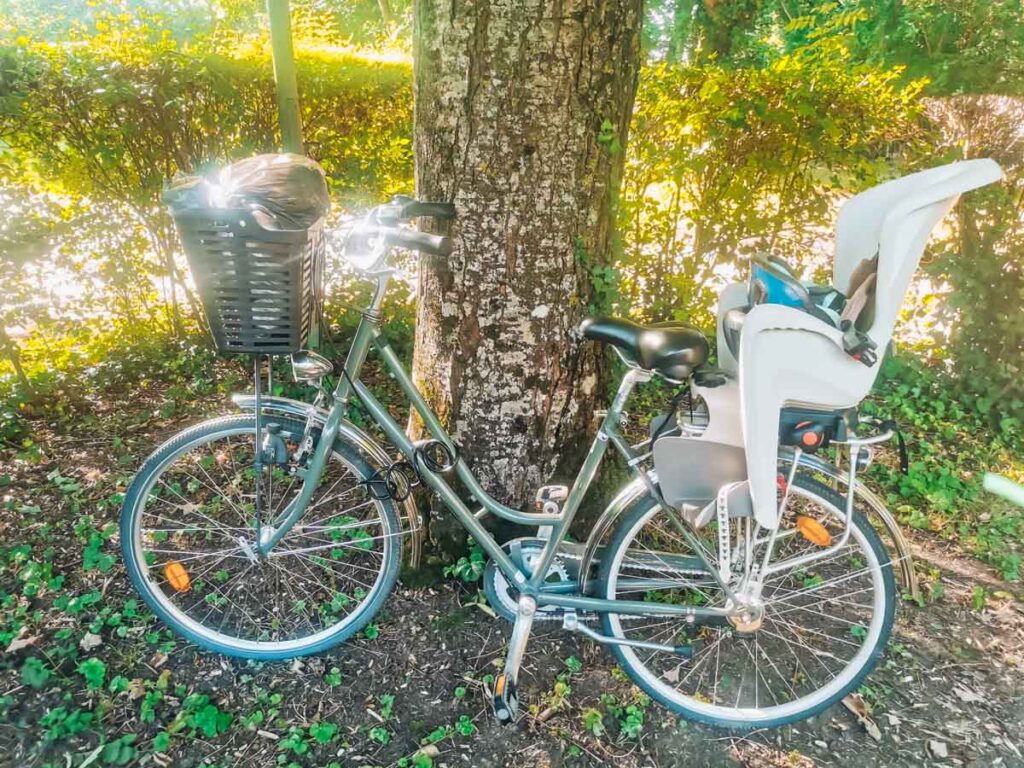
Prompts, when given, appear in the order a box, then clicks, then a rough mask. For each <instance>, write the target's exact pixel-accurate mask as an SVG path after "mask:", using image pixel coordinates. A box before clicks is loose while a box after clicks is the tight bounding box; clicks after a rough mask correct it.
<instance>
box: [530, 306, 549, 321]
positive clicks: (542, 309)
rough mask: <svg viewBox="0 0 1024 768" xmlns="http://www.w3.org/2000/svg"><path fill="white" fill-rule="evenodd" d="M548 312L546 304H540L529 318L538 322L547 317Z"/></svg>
mask: <svg viewBox="0 0 1024 768" xmlns="http://www.w3.org/2000/svg"><path fill="white" fill-rule="evenodd" d="M550 311H551V307H549V306H548V305H547V304H540V305H539V306H536V307H534V308H533V312H531V313H530V316H531V317H536V318H537V319H539V320H543V319H544V318H545V317H547V316H548V313H549V312H550Z"/></svg>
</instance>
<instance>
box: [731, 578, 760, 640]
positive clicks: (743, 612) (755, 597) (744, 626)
mask: <svg viewBox="0 0 1024 768" xmlns="http://www.w3.org/2000/svg"><path fill="white" fill-rule="evenodd" d="M760 591H761V590H760V588H759V586H758V585H754V588H749V587H748V588H747V590H746V591H745V592H742V593H738V594H737V595H736V599H735V600H729V601H728V602H727V603H726V607H727V608H730V609H731V610H732V611H733V612H732V613H731V614H730V615H729V623H730V624H732V626H733V628H734V629H735V630H736V631H737V632H742V633H745V634H746V633H751V632H757V630H759V629H760V628H761V624H762V623H763V622H764V601H763V600H761V595H760V594H758V593H760Z"/></svg>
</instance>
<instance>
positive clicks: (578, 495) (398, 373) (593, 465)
mask: <svg viewBox="0 0 1024 768" xmlns="http://www.w3.org/2000/svg"><path fill="white" fill-rule="evenodd" d="M374 343H375V345H376V347H377V350H378V352H379V353H380V356H381V359H382V360H383V361H384V364H385V366H387V368H388V370H389V371H390V372H391V373H392V375H394V377H395V379H396V381H397V382H398V385H399V387H401V389H402V391H403V392H404V393H405V395H406V397H408V398H409V401H410V402H411V403H412V406H413V408H415V410H416V412H417V413H418V414H419V415H420V418H422V419H423V423H424V424H425V425H426V427H427V430H428V431H429V432H430V434H431V435H432V436H433V437H434V438H435V439H437V440H440V441H441V442H442V443H444V444H445V445H446V446H448V447H449V448H452V449H454V443H453V441H452V439H451V437H450V436H449V435H448V433H447V432H446V431H445V429H444V427H443V426H442V425H441V422H440V421H439V420H438V418H437V416H436V414H434V412H433V410H431V408H430V406H429V405H428V404H427V403H426V401H425V400H424V399H423V396H422V395H421V394H420V393H419V391H418V390H417V389H416V386H415V384H414V383H413V382H412V380H411V379H410V378H409V376H408V374H407V373H406V372H405V369H404V368H403V367H402V363H401V361H400V360H399V359H398V356H397V355H396V354H395V352H394V350H393V349H392V348H391V346H390V345H389V344H388V342H387V339H386V338H384V337H383V336H382V335H381V334H380V333H376V334H375V335H374ZM635 383H636V377H635V376H634V375H629V374H627V377H626V379H625V380H624V381H623V383H622V384H621V385H620V387H619V393H618V394H617V396H616V397H615V400H614V402H613V403H612V407H611V408H609V410H608V413H607V415H606V416H605V420H604V423H603V424H602V427H601V429H600V430H599V431H598V433H597V436H596V437H595V438H594V442H593V443H592V444H591V446H590V450H589V451H588V452H587V456H586V459H584V462H583V467H582V468H581V469H580V471H579V474H578V475H577V476H576V480H575V482H574V483H573V486H572V489H571V490H570V492H569V496H568V498H567V499H566V501H565V505H564V506H563V507H562V511H561V512H560V513H559V514H557V515H544V514H526V513H523V512H520V511H518V510H515V509H511V508H510V507H506V506H505V505H504V504H501V503H499V502H498V501H497V500H496V499H494V498H493V497H492V496H491V495H490V494H488V493H487V492H486V491H485V490H484V489H483V488H482V487H481V486H480V483H479V482H478V481H477V479H476V477H475V476H474V475H473V473H472V471H471V470H470V468H469V466H468V465H467V464H466V462H465V461H463V460H462V459H461V458H460V459H458V460H457V461H456V465H455V471H456V474H457V475H458V476H459V479H460V480H462V482H463V483H464V484H465V485H466V488H467V489H468V490H469V492H470V493H471V494H472V496H473V497H474V498H475V499H477V500H478V501H479V502H480V503H481V505H483V507H484V508H485V509H487V510H488V511H490V512H492V513H494V514H495V515H497V516H499V517H503V518H505V519H506V520H510V521H512V522H514V523H519V524H521V525H528V526H534V527H540V526H551V528H552V531H551V535H550V536H549V537H548V541H547V544H546V545H545V546H544V549H543V550H542V551H541V554H540V557H539V558H538V559H537V562H536V564H535V565H534V568H533V571H532V572H531V573H530V574H529V581H528V582H527V583H526V584H521V583H520V582H519V578H517V579H516V581H517V583H520V588H521V589H522V591H523V592H524V593H525V594H529V595H536V594H537V593H538V592H539V591H540V589H541V586H542V585H543V584H544V580H545V577H546V576H547V572H548V568H549V567H550V565H551V562H552V561H553V560H554V557H555V555H556V553H557V551H558V547H559V545H560V543H561V541H562V539H563V538H564V535H565V533H566V531H567V530H568V529H569V525H570V524H571V523H572V520H573V518H574V517H575V515H576V512H577V510H578V509H579V508H580V505H581V504H582V502H583V498H584V496H586V493H587V490H588V489H589V487H590V484H591V482H593V479H594V476H595V475H596V474H597V468H598V467H599V466H600V464H601V460H602V459H603V458H604V454H605V451H606V450H607V449H608V441H609V433H610V432H614V428H615V425H616V424H617V423H618V420H619V417H620V415H621V412H622V405H623V403H624V402H625V400H626V398H627V397H628V396H629V393H630V391H631V390H632V389H633V386H634V385H635ZM356 386H357V394H358V395H359V399H360V400H362V401H363V403H364V404H368V403H367V401H366V396H369V397H370V398H371V399H372V395H370V393H369V392H367V391H365V387H364V386H363V385H362V383H361V382H357V384H356ZM375 410H376V409H371V414H372V415H373V416H374V418H375V419H380V418H387V419H389V420H390V415H389V414H388V413H387V411H386V410H384V409H380V412H379V413H377V412H375ZM378 423H380V421H378ZM381 426H382V427H383V426H384V425H383V424H381ZM395 429H396V430H398V432H400V433H401V438H402V440H403V441H404V444H406V445H408V446H409V448H408V449H406V448H404V447H403V450H402V452H403V453H404V454H405V455H406V456H407V457H408V458H409V460H410V461H413V462H415V458H414V456H413V453H414V452H415V447H414V446H413V445H412V444H411V443H409V440H408V438H407V437H406V436H405V433H404V432H401V430H400V429H398V426H397V424H396V425H395ZM396 434H397V433H396ZM388 437H389V438H391V439H392V440H393V441H394V442H395V444H396V445H403V443H402V442H399V440H398V439H397V438H396V437H393V436H392V435H391V434H389V435H388ZM454 455H457V453H455V454H454ZM417 468H418V469H419V470H420V474H421V475H424V474H433V473H430V472H429V470H427V469H426V468H425V467H419V466H418V467H417ZM433 480H434V481H435V482H437V483H439V484H440V485H443V486H444V488H445V489H446V491H447V492H448V493H451V495H452V497H453V498H455V499H457V498H458V496H457V495H455V494H454V492H452V491H451V488H450V487H449V486H448V484H447V483H446V482H445V481H444V479H443V478H442V477H440V476H439V475H436V474H433ZM431 486H432V487H434V488H435V489H436V487H437V486H435V485H434V483H433V482H432V483H431ZM444 495H445V500H446V501H447V494H444ZM460 507H461V509H462V510H464V512H465V514H467V515H469V514H470V513H469V510H468V509H467V508H466V507H465V505H463V504H461V502H460ZM458 517H459V519H460V521H461V522H462V523H463V525H465V526H466V527H467V529H469V530H470V532H471V533H472V534H473V536H474V537H475V538H479V536H478V535H477V534H476V533H475V529H476V528H479V529H480V530H482V531H483V532H484V535H485V536H486V537H487V539H490V541H491V543H492V544H493V545H494V547H495V548H496V549H497V551H500V552H501V553H502V554H503V555H504V550H503V549H501V547H500V545H498V544H497V543H496V542H495V541H494V538H493V537H492V536H491V535H490V533H488V532H487V529H485V528H483V526H481V525H479V522H478V521H477V519H476V516H475V515H470V517H471V518H472V520H473V522H474V526H473V527H470V526H469V525H468V524H467V523H466V521H465V520H463V518H462V515H461V514H459V515H458ZM480 543H481V544H483V543H484V542H483V541H481V542H480ZM488 554H490V549H488ZM495 560H498V558H495ZM510 562H511V561H510ZM515 573H516V574H519V568H516V569H515ZM506 575H507V576H510V577H511V574H506ZM520 578H521V577H520Z"/></svg>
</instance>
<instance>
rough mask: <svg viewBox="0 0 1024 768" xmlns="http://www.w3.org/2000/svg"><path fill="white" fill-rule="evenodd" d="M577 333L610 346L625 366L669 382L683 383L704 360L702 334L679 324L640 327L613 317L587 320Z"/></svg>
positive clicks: (705, 343)
mask: <svg viewBox="0 0 1024 768" xmlns="http://www.w3.org/2000/svg"><path fill="white" fill-rule="evenodd" d="M580 331H581V332H582V334H583V335H584V336H585V337H586V338H588V339H592V340H594V341H600V342H602V343H605V344H611V345H612V346H613V347H615V348H616V349H617V350H619V352H620V353H621V354H622V356H623V357H625V358H626V360H627V361H628V362H630V363H633V364H634V365H637V366H639V367H640V368H645V369H647V370H650V371H655V372H657V373H660V374H661V375H662V376H664V377H665V378H666V379H671V380H673V381H683V380H684V379H686V378H687V377H688V376H689V375H690V373H692V372H693V370H694V369H695V368H698V367H700V366H701V365H703V364H704V361H705V360H707V358H708V342H707V339H705V338H704V334H703V333H701V332H700V331H699V330H697V329H696V328H694V327H692V326H689V325H684V324H683V323H654V324H652V325H640V324H638V323H634V322H631V321H629V320H622V319H619V318H614V317H588V318H587V319H586V320H584V321H583V323H582V324H581V325H580Z"/></svg>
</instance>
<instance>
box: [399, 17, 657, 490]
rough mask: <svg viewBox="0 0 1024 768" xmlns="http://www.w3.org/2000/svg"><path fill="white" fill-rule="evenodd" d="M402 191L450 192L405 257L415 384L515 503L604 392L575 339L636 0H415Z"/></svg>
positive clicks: (609, 221)
mask: <svg viewBox="0 0 1024 768" xmlns="http://www.w3.org/2000/svg"><path fill="white" fill-rule="evenodd" d="M414 15H415V30H414V45H415V48H414V58H415V154H416V187H417V194H418V196H419V197H420V198H421V199H425V200H449V201H453V202H454V203H455V205H456V208H457V211H458V217H457V219H456V220H455V221H454V222H452V223H451V224H450V225H444V226H438V225H436V224H435V225H433V226H435V227H436V228H437V229H438V231H446V232H448V233H449V234H451V235H452V237H453V238H454V240H455V243H456V250H455V252H454V253H453V254H452V255H451V256H450V257H447V258H438V257H432V256H424V257H422V259H421V262H420V283H419V304H418V310H417V312H418V314H417V324H416V350H415V359H414V364H413V373H414V378H415V380H416V382H417V384H418V386H419V387H420V388H421V391H423V392H424V393H425V395H426V396H427V398H428V400H429V402H430V403H431V405H432V406H433V407H434V408H435V409H436V410H437V412H438V413H439V414H440V415H441V417H442V419H444V420H445V421H446V423H447V424H448V427H449V429H451V430H452V432H453V434H454V435H455V437H456V439H457V440H458V441H459V442H460V444H461V445H462V448H463V455H464V456H465V457H466V458H467V460H468V461H469V462H470V465H471V466H472V468H473V470H474V471H475V472H476V473H477V476H478V477H479V478H480V479H481V481H482V482H483V484H484V486H485V487H486V488H487V490H488V491H489V492H491V493H493V494H494V495H495V496H496V497H497V498H499V499H500V500H502V501H504V502H506V503H509V504H512V505H515V506H520V505H522V504H523V503H524V502H526V501H528V500H529V499H530V498H532V496H533V494H534V492H535V489H536V488H537V486H538V485H541V484H544V483H546V482H548V481H551V480H554V479H558V478H559V477H561V479H565V478H567V477H570V476H571V474H572V473H573V472H574V471H575V470H576V469H577V467H578V463H579V460H580V451H579V450H578V448H579V446H580V445H581V443H582V438H584V437H585V436H586V435H587V434H588V433H590V434H592V431H593V426H594V424H595V419H594V411H595V409H596V407H597V406H598V404H599V402H600V401H601V400H602V399H603V396H604V394H605V386H604V385H605V382H604V376H603V373H604V371H603V363H602V360H603V357H602V353H601V351H600V350H599V349H598V348H597V347H596V346H595V345H593V344H590V343H587V342H583V341H582V340H581V338H580V336H579V334H578V331H577V329H578V326H579V324H580V321H581V320H582V319H583V318H584V317H585V316H586V315H587V314H590V313H593V312H595V311H601V310H607V309H608V307H607V306H602V305H607V303H608V296H609V292H608V290H607V289H606V288H605V287H603V286H604V285H605V279H606V276H607V269H608V266H609V265H610V264H611V262H612V254H611V250H612V244H613V225H614V204H615V199H616V196H617V192H618V187H619V181H620V176H621V170H622V161H623V149H624V145H625V140H626V132H627V129H628V126H629V119H630V114H631V111H632V107H633V99H634V95H635V92H636V82H637V72H638V69H639V64H640V27H641V0H602V1H600V2H582V1H581V0H568V1H566V2H555V1H554V0H490V1H487V2H485V1H483V0H478V1H476V2H472V1H471V2H466V0H445V2H441V1H440V0H417V3H416V7H415V11H414Z"/></svg>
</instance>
